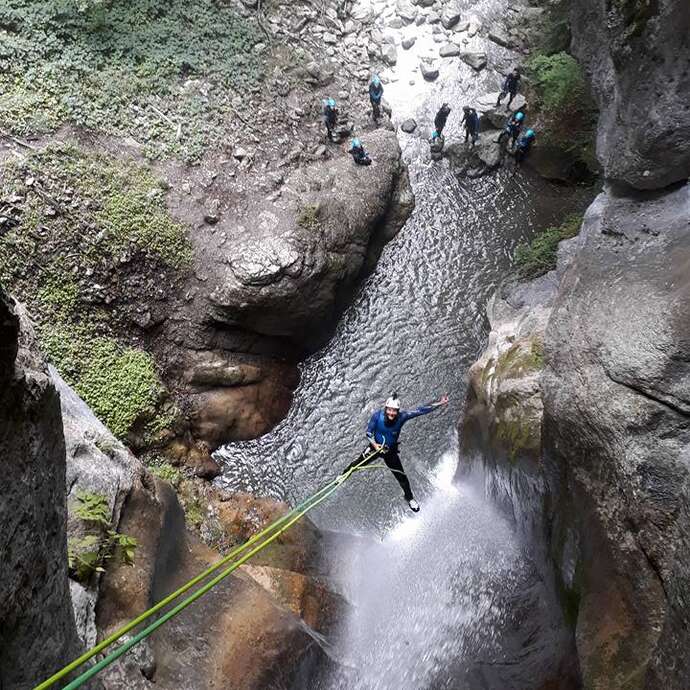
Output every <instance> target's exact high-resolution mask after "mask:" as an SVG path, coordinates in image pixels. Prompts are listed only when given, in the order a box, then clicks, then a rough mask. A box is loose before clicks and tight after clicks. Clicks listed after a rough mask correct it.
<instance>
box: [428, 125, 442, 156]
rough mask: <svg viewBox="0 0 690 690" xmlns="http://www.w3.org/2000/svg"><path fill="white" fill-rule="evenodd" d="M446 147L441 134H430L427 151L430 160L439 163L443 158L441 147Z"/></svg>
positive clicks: (434, 132)
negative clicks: (428, 151)
mask: <svg viewBox="0 0 690 690" xmlns="http://www.w3.org/2000/svg"><path fill="white" fill-rule="evenodd" d="M445 145H446V140H445V138H444V137H443V134H439V133H438V132H437V131H436V130H434V131H433V132H432V133H431V139H429V150H430V151H431V160H432V161H440V160H441V158H443V147H444V146H445Z"/></svg>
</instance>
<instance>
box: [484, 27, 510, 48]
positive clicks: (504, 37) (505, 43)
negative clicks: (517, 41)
mask: <svg viewBox="0 0 690 690" xmlns="http://www.w3.org/2000/svg"><path fill="white" fill-rule="evenodd" d="M489 40H490V41H493V42H494V43H496V44H498V45H499V46H502V47H503V48H512V47H513V41H512V39H511V38H510V36H508V34H507V33H506V32H505V31H503V29H500V28H493V29H491V30H490V31H489Z"/></svg>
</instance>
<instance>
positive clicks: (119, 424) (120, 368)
mask: <svg viewBox="0 0 690 690" xmlns="http://www.w3.org/2000/svg"><path fill="white" fill-rule="evenodd" d="M40 335H41V342H42V345H43V347H44V349H45V352H46V354H47V356H48V358H49V359H50V361H51V362H52V363H53V364H54V366H55V367H56V368H57V369H58V371H59V372H60V373H61V375H62V376H63V377H64V379H65V381H67V383H68V384H69V385H70V386H72V388H74V390H75V391H76V392H77V393H78V394H79V395H80V396H81V397H82V398H83V399H84V401H85V402H86V403H87V404H88V405H89V407H90V408H91V409H92V410H93V411H94V413H95V414H96V415H97V416H98V418H99V419H100V420H101V421H102V422H103V423H104V424H105V425H106V426H107V427H108V428H109V429H110V431H112V432H113V434H114V435H115V436H117V437H118V438H120V439H125V438H126V437H127V434H128V432H129V431H130V430H131V429H132V427H133V426H134V424H135V423H136V422H138V421H140V420H141V419H142V418H151V419H153V418H155V415H156V409H157V406H158V405H159V403H160V402H161V400H162V398H163V397H164V394H165V389H164V387H163V385H162V383H161V381H160V379H159V377H158V374H157V373H156V369H155V366H154V362H153V358H152V357H151V355H149V354H148V353H146V352H144V351H142V350H137V349H135V348H130V347H124V346H122V345H120V344H119V343H118V342H116V341H115V340H113V339H111V338H106V337H102V336H95V337H94V334H93V333H92V332H90V330H89V329H88V328H86V327H84V326H81V327H78V326H75V325H74V324H69V325H68V324H64V323H63V324H58V325H52V324H51V325H43V326H42V327H41V328H40Z"/></svg>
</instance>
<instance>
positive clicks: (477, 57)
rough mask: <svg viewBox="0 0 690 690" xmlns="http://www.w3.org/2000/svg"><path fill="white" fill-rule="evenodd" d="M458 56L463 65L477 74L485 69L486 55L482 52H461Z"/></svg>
mask: <svg viewBox="0 0 690 690" xmlns="http://www.w3.org/2000/svg"><path fill="white" fill-rule="evenodd" d="M458 54H459V56H460V59H461V60H462V61H463V62H464V63H465V64H467V65H469V66H470V67H471V68H472V69H473V70H476V71H477V72H481V70H483V69H484V68H485V67H486V63H487V58H486V53H484V52H482V51H461V52H459V53H458Z"/></svg>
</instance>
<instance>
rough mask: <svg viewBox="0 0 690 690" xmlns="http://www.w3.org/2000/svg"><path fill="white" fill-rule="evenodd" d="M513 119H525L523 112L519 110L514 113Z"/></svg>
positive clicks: (519, 120)
mask: <svg viewBox="0 0 690 690" xmlns="http://www.w3.org/2000/svg"><path fill="white" fill-rule="evenodd" d="M515 119H516V120H517V121H518V122H522V121H523V120H524V119H525V113H521V112H519V113H515Z"/></svg>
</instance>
